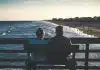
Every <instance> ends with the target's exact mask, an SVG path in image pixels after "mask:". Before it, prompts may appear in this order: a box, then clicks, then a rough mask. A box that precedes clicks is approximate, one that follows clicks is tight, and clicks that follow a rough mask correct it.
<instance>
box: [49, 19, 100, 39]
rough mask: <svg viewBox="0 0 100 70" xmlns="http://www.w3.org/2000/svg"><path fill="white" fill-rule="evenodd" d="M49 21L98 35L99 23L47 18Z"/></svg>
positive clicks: (99, 35)
mask: <svg viewBox="0 0 100 70" xmlns="http://www.w3.org/2000/svg"><path fill="white" fill-rule="evenodd" d="M49 22H53V23H55V24H58V25H64V26H69V27H73V28H77V29H79V30H80V31H83V33H86V34H89V35H94V36H97V37H100V23H94V22H93V23H89V22H87V23H85V22H82V23H80V22H63V21H52V20H49ZM79 23H80V24H79Z"/></svg>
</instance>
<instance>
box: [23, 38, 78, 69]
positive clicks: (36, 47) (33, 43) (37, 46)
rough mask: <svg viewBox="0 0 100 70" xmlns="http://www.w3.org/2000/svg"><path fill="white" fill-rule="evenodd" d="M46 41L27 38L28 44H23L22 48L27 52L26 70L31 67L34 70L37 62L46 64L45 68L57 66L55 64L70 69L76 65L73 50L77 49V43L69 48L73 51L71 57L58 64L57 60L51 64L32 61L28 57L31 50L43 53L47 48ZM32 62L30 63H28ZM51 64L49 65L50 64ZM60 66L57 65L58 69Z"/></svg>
mask: <svg viewBox="0 0 100 70" xmlns="http://www.w3.org/2000/svg"><path fill="white" fill-rule="evenodd" d="M48 41H49V40H35V39H31V40H29V42H28V44H25V45H24V50H25V51H26V52H27V56H28V59H27V61H26V69H27V70H31V69H32V68H33V69H34V70H35V69H36V67H37V64H43V65H46V66H45V67H47V68H49V69H50V68H57V66H55V65H65V66H64V68H66V69H70V70H75V69H76V68H75V65H76V61H75V52H76V51H78V50H79V45H72V48H71V52H72V53H73V55H72V56H71V57H72V58H69V57H67V58H65V59H66V62H62V63H61V64H59V63H58V62H57V63H54V64H51V63H48V62H46V61H37V62H36V61H33V60H31V59H30V57H31V56H30V54H31V53H32V52H34V53H35V52H40V53H45V51H44V50H45V49H46V48H47V44H48ZM30 62H32V63H30ZM50 65H51V66H50ZM41 67H43V66H41ZM60 67H61V66H58V68H59V69H60Z"/></svg>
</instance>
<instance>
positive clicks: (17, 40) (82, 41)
mask: <svg viewBox="0 0 100 70" xmlns="http://www.w3.org/2000/svg"><path fill="white" fill-rule="evenodd" d="M29 40H32V38H26V39H25V38H12V39H11V38H1V39H0V44H23V45H26V44H27V45H28V44H29ZM70 40H71V42H72V44H85V45H86V48H85V50H79V51H77V52H76V53H85V58H81V59H79V58H77V59H76V60H77V61H84V62H85V66H77V67H76V68H77V69H85V70H88V69H100V66H89V61H90V62H100V59H89V53H100V49H98V50H90V49H89V47H91V46H89V45H90V44H100V38H70ZM0 53H27V52H26V51H25V50H0ZM26 59H27V58H19V59H18V58H16V59H10V58H0V62H1V61H16V62H22V61H24V62H25V61H26ZM0 68H25V65H22V66H15V65H0ZM38 68H46V67H41V66H38ZM56 68H57V67H56ZM58 68H62V67H58Z"/></svg>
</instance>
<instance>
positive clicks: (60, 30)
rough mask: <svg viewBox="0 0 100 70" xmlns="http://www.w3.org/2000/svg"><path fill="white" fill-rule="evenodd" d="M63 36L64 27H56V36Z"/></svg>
mask: <svg viewBox="0 0 100 70" xmlns="http://www.w3.org/2000/svg"><path fill="white" fill-rule="evenodd" d="M62 35H63V27H62V26H57V27H56V36H62Z"/></svg>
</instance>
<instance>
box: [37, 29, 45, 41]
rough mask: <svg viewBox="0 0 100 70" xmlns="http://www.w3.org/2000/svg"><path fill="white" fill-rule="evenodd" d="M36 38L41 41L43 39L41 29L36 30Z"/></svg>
mask: <svg viewBox="0 0 100 70" xmlns="http://www.w3.org/2000/svg"><path fill="white" fill-rule="evenodd" d="M36 36H37V39H38V40H43V37H44V32H43V30H42V28H38V29H37V31H36Z"/></svg>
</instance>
